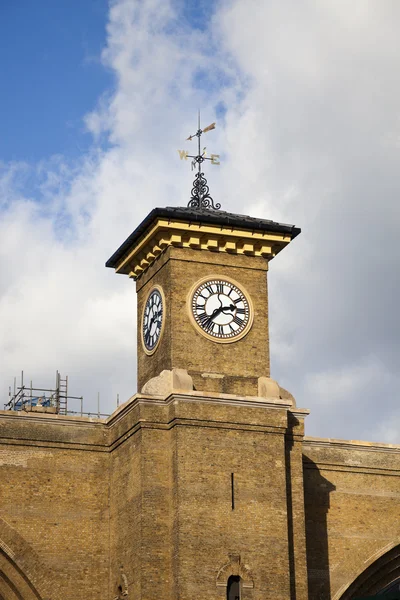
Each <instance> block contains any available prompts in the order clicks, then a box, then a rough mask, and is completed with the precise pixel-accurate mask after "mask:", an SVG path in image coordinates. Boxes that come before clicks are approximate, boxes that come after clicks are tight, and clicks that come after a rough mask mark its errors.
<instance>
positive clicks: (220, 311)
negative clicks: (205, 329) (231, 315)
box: [210, 304, 236, 321]
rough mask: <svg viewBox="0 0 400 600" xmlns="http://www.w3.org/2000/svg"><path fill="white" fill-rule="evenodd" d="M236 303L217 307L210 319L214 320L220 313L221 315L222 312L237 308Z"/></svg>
mask: <svg viewBox="0 0 400 600" xmlns="http://www.w3.org/2000/svg"><path fill="white" fill-rule="evenodd" d="M235 308H236V307H235V305H234V304H230V305H229V306H220V307H219V308H216V309H215V310H214V311H213V312H212V314H211V315H210V320H211V321H214V319H215V317H218V315H220V314H221V313H222V312H225V311H226V310H230V311H232V310H235Z"/></svg>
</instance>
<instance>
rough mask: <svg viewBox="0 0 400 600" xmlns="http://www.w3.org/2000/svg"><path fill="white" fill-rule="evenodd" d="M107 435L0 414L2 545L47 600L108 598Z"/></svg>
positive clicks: (61, 421)
mask: <svg viewBox="0 0 400 600" xmlns="http://www.w3.org/2000/svg"><path fill="white" fill-rule="evenodd" d="M102 428H103V426H100V427H99V426H98V425H95V424H93V423H90V422H86V423H85V422H83V421H78V420H74V419H67V418H62V417H56V416H51V417H47V416H46V415H40V416H34V415H33V414H32V413H31V414H26V415H24V416H22V415H21V416H20V415H18V414H17V415H15V413H14V414H13V413H10V412H3V411H2V412H1V413H0V430H1V435H2V437H1V440H0V441H1V444H0V477H1V486H0V540H1V541H2V543H3V544H5V546H3V551H4V553H5V558H6V559H7V561H10V559H11V561H14V562H15V564H16V565H17V566H18V568H20V569H22V571H23V573H24V577H26V578H27V580H28V581H30V582H31V584H32V585H33V586H35V588H37V589H38V591H39V593H40V597H42V598H43V599H47V598H49V599H50V598H51V599H52V600H53V599H54V600H57V599H58V598H60V599H61V598H63V599H69V598H71V600H72V599H73V600H84V599H85V598H87V597H88V596H90V595H94V596H95V597H97V598H99V599H103V598H104V600H105V599H106V598H107V597H108V593H107V590H108V560H107V553H108V511H109V503H108V465H107V454H105V453H104V437H103V435H102V431H101V429H102ZM4 549H5V550H4ZM8 570H9V569H8ZM18 585H19V584H18ZM26 585H28V584H26ZM28 587H29V585H28ZM21 589H22V588H21ZM21 593H22V592H21ZM23 597H24V598H25V596H23ZM28 597H29V596H28ZM5 598H7V599H8V597H7V595H6V596H5Z"/></svg>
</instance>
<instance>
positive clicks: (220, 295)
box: [191, 279, 253, 342]
mask: <svg viewBox="0 0 400 600" xmlns="http://www.w3.org/2000/svg"><path fill="white" fill-rule="evenodd" d="M191 313H192V315H193V317H194V320H195V323H196V324H197V325H198V327H200V330H201V332H202V333H203V334H204V335H206V337H209V338H211V339H213V340H215V341H220V342H234V341H236V340H238V339H240V338H241V337H243V336H244V335H246V333H247V332H248V331H249V329H250V327H251V325H252V320H253V313H252V307H251V302H250V300H249V299H248V297H247V295H246V294H245V293H244V292H243V290H242V289H241V288H240V287H239V285H238V284H235V283H233V282H232V281H229V280H225V279H207V280H204V281H203V282H200V283H199V284H198V285H197V286H196V287H195V290H194V292H193V295H192V298H191Z"/></svg>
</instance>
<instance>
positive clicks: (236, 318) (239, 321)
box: [233, 316, 244, 325]
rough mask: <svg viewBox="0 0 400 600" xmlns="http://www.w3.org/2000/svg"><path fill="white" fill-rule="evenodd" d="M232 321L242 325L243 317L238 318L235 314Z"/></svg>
mask: <svg viewBox="0 0 400 600" xmlns="http://www.w3.org/2000/svg"><path fill="white" fill-rule="evenodd" d="M233 322H234V323H236V325H243V322H244V319H240V318H239V317H238V316H235V318H234V319H233Z"/></svg>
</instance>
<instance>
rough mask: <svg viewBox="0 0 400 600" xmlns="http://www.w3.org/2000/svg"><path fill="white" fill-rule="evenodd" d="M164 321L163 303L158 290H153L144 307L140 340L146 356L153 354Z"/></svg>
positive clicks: (161, 295)
mask: <svg viewBox="0 0 400 600" xmlns="http://www.w3.org/2000/svg"><path fill="white" fill-rule="evenodd" d="M163 319H164V301H163V294H162V292H161V289H160V288H158V287H157V288H154V289H153V290H152V291H151V292H150V294H149V296H148V298H147V300H146V304H145V306H144V311H143V320H142V340H143V345H144V348H145V351H146V353H147V354H153V352H155V350H156V348H157V346H158V343H159V341H160V338H161V333H162V326H163Z"/></svg>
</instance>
